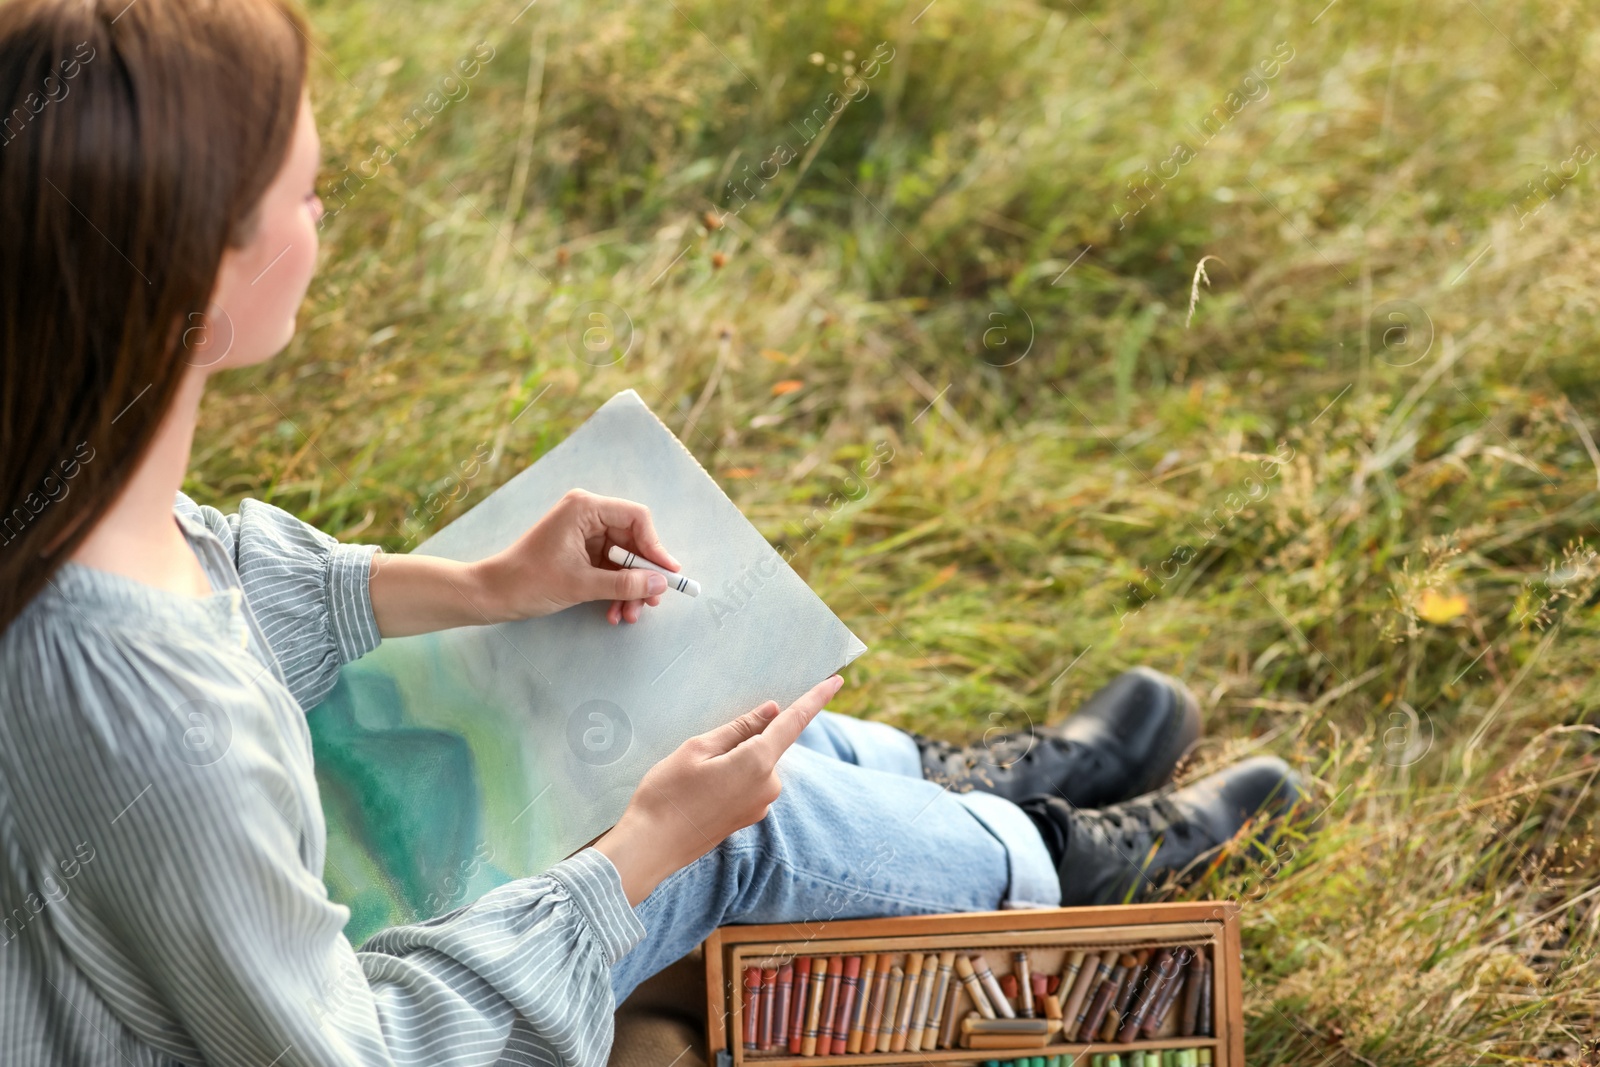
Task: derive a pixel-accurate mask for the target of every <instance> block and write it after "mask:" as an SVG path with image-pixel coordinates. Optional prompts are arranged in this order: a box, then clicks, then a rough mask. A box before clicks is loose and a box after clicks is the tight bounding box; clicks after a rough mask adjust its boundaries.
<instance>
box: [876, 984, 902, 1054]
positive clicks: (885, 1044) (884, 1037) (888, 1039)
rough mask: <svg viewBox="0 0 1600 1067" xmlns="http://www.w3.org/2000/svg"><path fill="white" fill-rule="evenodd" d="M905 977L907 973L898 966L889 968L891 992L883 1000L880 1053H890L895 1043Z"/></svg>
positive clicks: (879, 1041) (879, 1035)
mask: <svg viewBox="0 0 1600 1067" xmlns="http://www.w3.org/2000/svg"><path fill="white" fill-rule="evenodd" d="M905 977H906V973H905V972H904V971H902V970H901V969H900V966H899V965H898V964H896V965H895V966H893V967H890V968H889V992H888V993H887V994H885V995H884V998H883V1027H882V1029H881V1030H879V1031H878V1051H879V1052H888V1051H889V1046H890V1045H891V1044H892V1043H893V1041H894V1024H895V1019H896V1018H898V1017H899V1014H900V986H901V983H903V982H904V981H905ZM902 1036H903V1035H902Z"/></svg>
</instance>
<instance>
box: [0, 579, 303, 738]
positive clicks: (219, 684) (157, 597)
mask: <svg viewBox="0 0 1600 1067" xmlns="http://www.w3.org/2000/svg"><path fill="white" fill-rule="evenodd" d="M84 572H89V573H84ZM236 599H237V597H236V595H233V596H230V595H229V594H227V593H222V594H215V595H214V596H212V597H181V596H179V595H178V594H172V593H167V592H166V591H164V590H160V589H157V588H155V587H153V586H145V585H142V583H139V582H135V581H133V580H132V579H127V578H122V577H120V576H117V575H111V574H109V573H107V572H99V571H90V569H89V568H85V567H80V566H78V565H76V564H66V565H63V567H62V568H60V569H59V570H58V571H57V572H56V574H55V575H53V576H52V580H51V582H50V583H49V584H48V585H46V587H45V590H44V591H43V592H41V593H40V594H39V596H37V597H35V598H34V600H33V601H32V602H30V603H29V604H28V606H27V607H26V608H25V609H24V610H23V611H22V613H21V614H19V615H18V616H17V617H16V619H14V620H13V621H12V623H11V625H10V626H8V627H7V628H6V630H5V631H4V633H0V747H5V746H6V745H7V742H8V741H9V742H11V743H12V746H11V747H12V748H13V751H15V744H16V743H18V742H21V741H22V740H23V739H25V738H32V739H33V740H34V741H35V742H37V743H39V744H42V745H45V746H46V747H47V748H53V747H55V746H56V743H57V742H60V744H62V745H67V746H70V745H90V746H98V747H99V749H100V750H101V751H103V752H107V753H111V752H137V751H139V750H140V749H142V748H144V747H146V746H155V747H157V748H160V749H165V748H167V747H170V746H171V745H173V744H176V745H177V746H178V748H176V749H175V750H174V751H175V753H176V754H178V755H179V756H180V757H181V756H183V755H185V754H188V755H192V756H194V757H195V758H204V753H203V752H201V753H198V754H196V753H193V752H190V751H189V749H193V748H195V747H196V746H197V745H198V747H200V748H202V749H203V748H204V747H205V745H204V743H203V736H202V735H203V734H204V733H205V723H207V722H210V721H215V720H220V719H226V720H228V721H229V722H230V723H231V724H241V723H243V724H249V725H257V724H258V725H259V726H261V727H262V728H270V726H271V724H272V722H273V720H274V718H275V715H274V714H273V710H272V709H271V707H270V701H269V696H268V694H267V693H266V692H265V691H264V690H263V688H262V686H260V685H259V684H258V683H259V681H260V680H261V675H262V674H263V673H264V672H263V668H262V664H261V663H260V662H259V661H258V660H256V659H255V657H253V656H252V655H250V653H249V652H247V651H246V650H245V649H243V648H242V647H240V646H239V642H237V641H235V642H234V643H233V645H232V647H229V645H228V644H227V643H226V642H225V641H224V640H223V637H224V636H225V633H226V631H219V629H218V626H219V625H220V624H223V623H225V622H226V621H227V620H228V619H230V618H231V617H233V614H234V613H233V610H230V608H231V606H232V605H234V604H235V602H236ZM183 600H189V601H193V603H190V604H187V605H185V604H181V603H178V602H180V601H183ZM256 720H259V723H257V722H256ZM196 727H199V733H195V732H192V731H193V730H195V729H196ZM185 745H187V746H188V748H185V747H184V746H185Z"/></svg>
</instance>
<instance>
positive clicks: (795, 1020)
mask: <svg viewBox="0 0 1600 1067" xmlns="http://www.w3.org/2000/svg"><path fill="white" fill-rule="evenodd" d="M810 995H811V957H810V956H801V957H800V958H799V959H797V960H795V961H794V1014H792V1015H790V1016H789V1054H790V1055H791V1056H798V1055H800V1045H801V1043H802V1035H803V1034H804V1033H805V1029H806V1002H807V1000H808V998H809V997H810Z"/></svg>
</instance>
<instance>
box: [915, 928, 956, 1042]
mask: <svg viewBox="0 0 1600 1067" xmlns="http://www.w3.org/2000/svg"><path fill="white" fill-rule="evenodd" d="M955 963H956V954H955V953H954V952H941V953H939V956H938V959H937V966H938V969H937V971H936V972H935V973H936V974H937V975H938V979H937V981H936V982H935V984H934V985H933V987H932V989H933V995H932V999H931V1001H930V1002H929V1006H928V1007H929V1014H928V1025H927V1026H926V1027H924V1028H923V1031H922V1047H923V1048H924V1049H927V1050H929V1051H931V1050H933V1049H935V1048H938V1047H939V1023H940V1022H942V1021H943V1019H944V1008H945V1003H946V1002H947V1001H948V1000H949V999H950V982H951V980H952V979H953V978H954V977H955ZM923 970H927V964H926V963H924V964H923ZM907 1044H909V1042H907Z"/></svg>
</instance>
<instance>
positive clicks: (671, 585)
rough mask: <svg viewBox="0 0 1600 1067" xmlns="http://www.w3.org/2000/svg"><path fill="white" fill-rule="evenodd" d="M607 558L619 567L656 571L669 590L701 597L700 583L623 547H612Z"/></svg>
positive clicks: (607, 553)
mask: <svg viewBox="0 0 1600 1067" xmlns="http://www.w3.org/2000/svg"><path fill="white" fill-rule="evenodd" d="M606 558H607V559H609V560H610V561H611V562H612V563H615V564H616V565H617V566H619V567H627V568H633V569H635V570H647V571H655V572H656V573H657V574H659V575H661V577H663V578H665V579H666V580H667V588H668V589H676V590H677V591H678V592H680V593H687V594H688V595H689V596H699V595H700V583H699V582H697V581H695V580H694V579H693V578H690V577H688V576H687V575H683V574H679V573H678V572H677V571H669V570H667V568H665V567H663V566H661V565H660V564H659V563H651V562H650V561H649V560H647V559H645V558H644V557H643V556H641V555H639V554H638V553H636V552H629V551H628V550H627V549H625V548H623V547H622V546H621V545H612V546H611V548H610V549H609V550H608V551H607V552H606Z"/></svg>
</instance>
